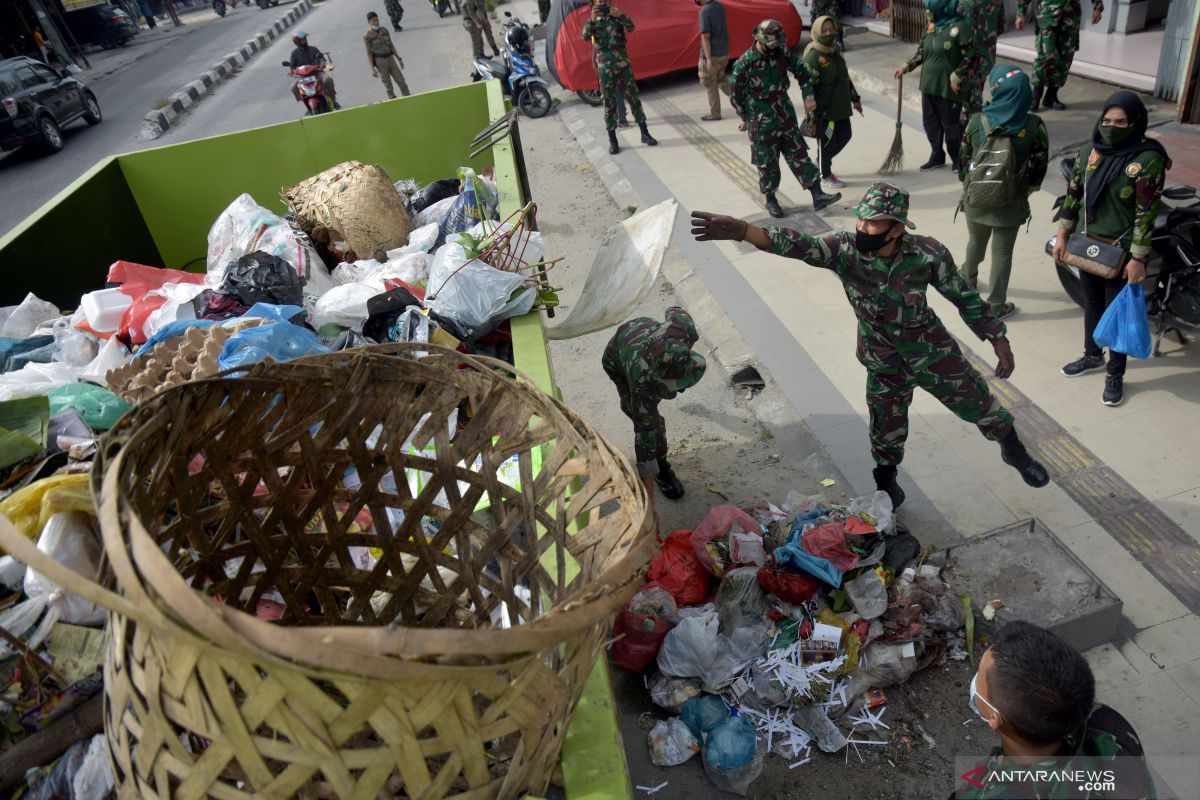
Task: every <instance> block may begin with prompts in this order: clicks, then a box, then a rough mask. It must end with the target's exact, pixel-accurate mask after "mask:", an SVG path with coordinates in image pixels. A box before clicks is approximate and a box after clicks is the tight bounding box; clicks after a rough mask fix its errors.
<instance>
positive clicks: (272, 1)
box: [257, 0, 279, 11]
mask: <svg viewBox="0 0 1200 800" xmlns="http://www.w3.org/2000/svg"><path fill="white" fill-rule="evenodd" d="M257 2H258V7H259V8H261V9H262V10H263V11H266V10H267V9H268V8H271V7H272V6H277V5H279V0H257Z"/></svg>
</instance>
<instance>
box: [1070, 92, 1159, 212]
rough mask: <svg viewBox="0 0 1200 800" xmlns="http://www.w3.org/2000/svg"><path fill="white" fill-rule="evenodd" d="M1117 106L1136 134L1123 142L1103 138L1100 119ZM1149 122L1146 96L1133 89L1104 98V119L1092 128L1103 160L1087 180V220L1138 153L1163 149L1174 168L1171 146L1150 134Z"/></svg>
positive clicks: (1094, 143) (1098, 120) (1097, 149)
mask: <svg viewBox="0 0 1200 800" xmlns="http://www.w3.org/2000/svg"><path fill="white" fill-rule="evenodd" d="M1113 106H1118V107H1120V108H1121V109H1122V110H1123V111H1124V112H1125V116H1126V117H1128V118H1129V122H1130V127H1131V128H1133V135H1132V136H1130V137H1129V138H1128V139H1127V140H1126V141H1125V142H1123V143H1122V144H1119V145H1111V144H1106V143H1105V141H1104V140H1103V139H1101V138H1100V120H1101V119H1103V118H1104V113H1105V112H1106V111H1108V110H1109V109H1110V108H1112V107H1113ZM1148 123H1149V119H1148V115H1147V114H1146V106H1145V105H1144V104H1143V103H1142V99H1141V98H1140V97H1138V96H1137V95H1136V94H1134V93H1133V92H1117V93H1116V94H1114V95H1112V96H1111V97H1109V98H1108V100H1106V101H1105V102H1104V109H1103V110H1102V111H1101V112H1100V119H1097V120H1096V127H1095V128H1094V129H1093V130H1092V149H1093V150H1095V151H1096V152H1097V153H1099V154H1100V163H1099V164H1098V165H1097V166H1096V171H1095V172H1093V173H1092V177H1091V178H1089V179H1088V182H1087V218H1086V221H1090V220H1091V219H1092V217H1094V216H1095V215H1096V209H1097V208H1098V207H1099V205H1100V198H1102V197H1103V196H1104V190H1105V188H1107V186H1108V184H1109V183H1111V182H1112V180H1113V179H1114V178H1116V177H1117V176H1118V175H1120V174H1121V172H1122V171H1123V170H1124V169H1125V166H1126V165H1127V164H1128V163H1129V162H1130V161H1131V160H1132V159H1133V158H1134V156H1136V155H1137V154H1138V153H1143V152H1145V151H1146V150H1153V151H1155V152H1156V153H1160V154H1162V157H1163V160H1164V161H1165V162H1166V165H1167V169H1170V168H1171V157H1170V156H1168V155H1167V149H1166V148H1165V147H1163V146H1162V144H1161V143H1160V142H1158V141H1157V140H1155V139H1147V138H1146V125H1147V124H1148Z"/></svg>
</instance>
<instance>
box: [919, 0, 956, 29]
mask: <svg viewBox="0 0 1200 800" xmlns="http://www.w3.org/2000/svg"><path fill="white" fill-rule="evenodd" d="M925 8H927V9H928V10H929V13H930V14H932V15H933V24H934V25H935V26H936V27H937V28H938V29H939V30H940V29H941V28H945V27H946V26H947V25H949V24H950V23H952V22H954V21H955V20H956V19H958V0H925Z"/></svg>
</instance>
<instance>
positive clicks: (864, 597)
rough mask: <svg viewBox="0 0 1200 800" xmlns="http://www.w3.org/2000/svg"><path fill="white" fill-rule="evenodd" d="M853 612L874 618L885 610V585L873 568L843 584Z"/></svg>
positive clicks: (886, 595)
mask: <svg viewBox="0 0 1200 800" xmlns="http://www.w3.org/2000/svg"><path fill="white" fill-rule="evenodd" d="M843 588H844V589H845V590H846V594H847V595H849V596H850V602H851V603H852V604H853V605H854V610H855V612H856V613H857V614H858V615H859V616H861V617H862V618H863V619H875V618H876V617H878V616H879V615H880V614H882V613H883V612H884V611H887V604H888V593H887V587H886V586H884V585H883V581H881V580H880V579H879V576H878V575H877V574H876V573H875V571H874V570H871V569H868V570H866V571H864V572H862V573H861V574H859V576H858V577H857V578H855V579H854V580H852V581H847V582H846V583H845V584H843Z"/></svg>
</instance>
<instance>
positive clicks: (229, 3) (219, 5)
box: [212, 0, 261, 17]
mask: <svg viewBox="0 0 1200 800" xmlns="http://www.w3.org/2000/svg"><path fill="white" fill-rule="evenodd" d="M237 5H238V0H212V7H213V11H215V12H217V16H218V17H223V16H225V12H226V11H227V10H228V9H230V8H237ZM242 5H246V6H248V5H250V0H242ZM260 5H261V3H260Z"/></svg>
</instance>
